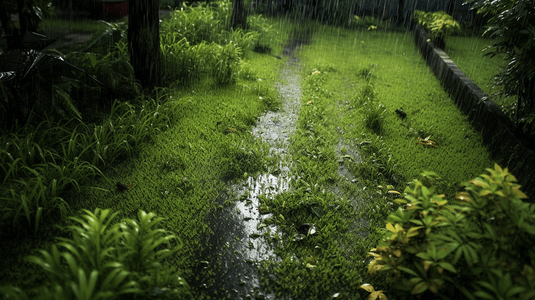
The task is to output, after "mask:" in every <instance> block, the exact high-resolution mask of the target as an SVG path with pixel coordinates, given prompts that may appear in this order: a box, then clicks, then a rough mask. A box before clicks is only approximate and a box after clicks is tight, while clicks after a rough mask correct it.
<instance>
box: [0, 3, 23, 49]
mask: <svg viewBox="0 0 535 300" xmlns="http://www.w3.org/2000/svg"><path fill="white" fill-rule="evenodd" d="M0 8H3V7H2V6H0ZM0 22H1V23H2V29H3V30H4V33H5V34H6V40H7V47H6V49H4V50H5V51H9V50H13V49H20V48H21V47H22V37H21V35H20V32H19V30H18V29H17V28H16V27H15V24H13V22H12V21H11V15H10V14H9V12H8V11H7V9H2V10H0ZM1 33H2V32H1V31H0V34H1Z"/></svg>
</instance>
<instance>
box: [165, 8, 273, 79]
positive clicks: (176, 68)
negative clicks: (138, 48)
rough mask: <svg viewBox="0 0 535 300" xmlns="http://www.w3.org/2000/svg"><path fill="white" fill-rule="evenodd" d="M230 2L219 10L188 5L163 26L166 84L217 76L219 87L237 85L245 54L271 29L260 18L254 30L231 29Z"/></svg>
mask: <svg viewBox="0 0 535 300" xmlns="http://www.w3.org/2000/svg"><path fill="white" fill-rule="evenodd" d="M229 14H230V2H229V1H221V2H220V3H219V5H218V6H217V7H205V6H196V7H189V6H184V7H183V8H182V9H180V10H175V11H173V12H172V13H171V15H170V17H169V18H168V19H166V20H164V21H163V22H162V24H161V33H160V35H161V48H162V52H163V60H164V66H165V70H164V76H165V81H166V82H174V81H177V80H179V81H182V82H184V81H185V82H188V81H194V80H198V79H199V78H202V77H213V78H214V79H215V80H216V82H217V83H219V84H229V83H232V82H234V80H235V76H236V74H237V73H239V66H240V61H241V58H242V57H243V53H244V52H245V51H246V50H247V49H251V48H252V47H253V46H254V45H255V44H258V42H259V38H260V36H261V35H262V34H266V33H267V32H268V30H269V26H267V25H266V23H265V22H263V21H262V20H263V18H261V17H260V16H258V17H253V18H252V19H251V20H250V22H249V23H248V24H249V26H250V29H246V30H244V29H230V28H229V27H228V24H229V23H228V22H229Z"/></svg>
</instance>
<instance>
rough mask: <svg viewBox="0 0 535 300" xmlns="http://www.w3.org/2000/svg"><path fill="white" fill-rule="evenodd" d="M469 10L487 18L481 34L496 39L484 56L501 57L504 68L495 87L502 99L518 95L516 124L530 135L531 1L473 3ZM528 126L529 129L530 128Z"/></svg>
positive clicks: (534, 108) (534, 95) (534, 67)
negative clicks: (503, 61)
mask: <svg viewBox="0 0 535 300" xmlns="http://www.w3.org/2000/svg"><path fill="white" fill-rule="evenodd" d="M469 2H470V3H472V8H473V9H477V11H478V13H481V14H485V15H487V16H490V20H489V26H488V28H487V30H486V31H485V33H484V35H486V36H488V37H490V38H494V39H497V42H496V43H494V44H493V45H492V46H490V47H488V50H489V52H488V53H487V54H486V55H489V56H491V57H493V56H495V55H500V56H501V55H504V60H505V62H506V63H507V66H506V67H504V68H503V69H502V70H500V72H499V73H498V74H496V77H495V82H494V84H495V85H496V86H499V87H503V89H502V90H501V91H500V92H499V94H500V95H501V96H505V97H508V96H517V97H518V98H517V104H516V107H515V109H514V112H515V113H516V115H515V116H514V119H515V121H516V122H517V124H518V125H519V127H520V126H527V127H528V128H527V129H528V130H526V131H527V132H528V134H533V128H534V127H533V124H534V123H533V119H532V118H529V117H528V116H529V115H530V114H531V113H533V112H535V101H534V100H533V99H535V88H534V86H535V84H534V83H535V61H534V59H533V57H534V55H535V54H534V53H535V26H534V25H533V24H535V5H534V3H533V1H532V0H521V1H510V0H498V1H487V0H473V1H469ZM529 127H531V128H529Z"/></svg>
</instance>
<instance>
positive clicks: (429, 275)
mask: <svg viewBox="0 0 535 300" xmlns="http://www.w3.org/2000/svg"><path fill="white" fill-rule="evenodd" d="M487 172H488V174H482V175H481V176H479V177H477V178H475V179H473V180H470V181H469V182H467V183H465V184H464V191H462V192H460V193H458V194H457V196H456V199H455V200H453V199H451V200H450V201H448V200H447V199H445V196H444V195H443V194H439V192H438V191H437V184H436V182H437V178H438V177H437V175H436V174H434V173H429V172H428V173H425V174H424V175H423V179H422V180H421V181H420V180H414V181H413V183H412V185H410V186H409V187H407V188H406V189H405V193H404V199H396V200H394V202H396V203H398V204H400V205H401V207H399V209H398V210H397V211H396V212H395V213H392V214H390V215H389V216H388V219H387V222H388V223H387V224H386V229H387V231H386V232H385V236H384V239H383V241H382V242H380V243H379V245H378V246H377V247H376V248H373V249H372V250H371V252H370V255H371V256H373V257H374V259H373V261H372V262H371V263H370V264H369V267H368V272H369V273H370V274H376V273H380V274H384V275H385V276H386V278H387V281H388V282H389V283H390V284H391V287H392V288H393V289H395V290H396V292H397V293H399V294H400V295H404V296H405V297H413V298H414V297H419V296H428V295H429V296H430V293H433V294H440V295H442V296H444V297H448V298H449V299H460V298H462V299H478V298H479V299H530V298H532V297H534V296H535V284H534V282H535V281H534V280H533V279H534V278H535V277H534V276H535V272H534V271H533V268H534V266H535V252H534V247H533V236H534V235H535V205H534V204H529V203H526V202H523V201H522V199H526V198H527V196H526V195H525V194H524V193H522V192H521V191H520V186H519V185H518V184H517V183H516V178H515V177H514V176H513V175H512V174H510V173H509V172H508V170H507V168H506V169H502V168H500V167H499V166H498V165H495V167H494V169H490V168H489V169H487Z"/></svg>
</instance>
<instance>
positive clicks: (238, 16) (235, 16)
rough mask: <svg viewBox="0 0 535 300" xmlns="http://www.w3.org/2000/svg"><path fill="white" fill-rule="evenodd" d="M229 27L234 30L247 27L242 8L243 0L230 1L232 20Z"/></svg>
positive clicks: (244, 11)
mask: <svg viewBox="0 0 535 300" xmlns="http://www.w3.org/2000/svg"><path fill="white" fill-rule="evenodd" d="M230 26H231V27H232V28H234V29H236V28H245V27H247V11H246V10H245V8H244V6H243V0H233V1H232V18H231V20H230Z"/></svg>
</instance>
